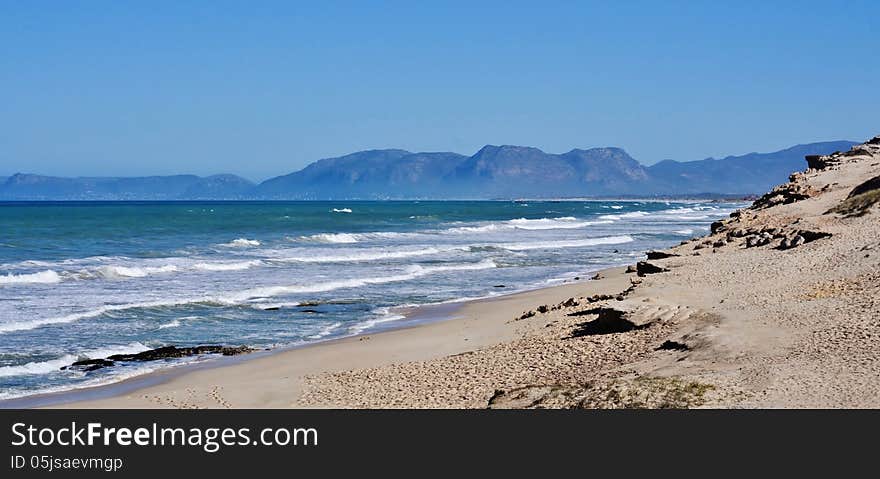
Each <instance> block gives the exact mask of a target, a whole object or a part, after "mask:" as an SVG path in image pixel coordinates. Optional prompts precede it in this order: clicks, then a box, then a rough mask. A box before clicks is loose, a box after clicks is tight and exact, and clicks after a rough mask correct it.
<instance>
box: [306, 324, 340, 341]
mask: <svg viewBox="0 0 880 479" xmlns="http://www.w3.org/2000/svg"><path fill="white" fill-rule="evenodd" d="M340 326H342V323H332V324H328V325H327V326H324V327H323V328H321V329H320V330H319V331H318V332H317V333H315V334H313V335H311V336H309V337H308V339H321V338H323V337H325V336H329V335H330V334H332V333H333V331H335V330H336V329H338V328H339V327H340Z"/></svg>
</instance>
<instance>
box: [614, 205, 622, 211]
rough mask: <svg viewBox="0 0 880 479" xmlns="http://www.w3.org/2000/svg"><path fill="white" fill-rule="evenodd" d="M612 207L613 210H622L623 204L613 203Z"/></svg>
mask: <svg viewBox="0 0 880 479" xmlns="http://www.w3.org/2000/svg"><path fill="white" fill-rule="evenodd" d="M611 209H612V210H622V209H623V206H620V205H611Z"/></svg>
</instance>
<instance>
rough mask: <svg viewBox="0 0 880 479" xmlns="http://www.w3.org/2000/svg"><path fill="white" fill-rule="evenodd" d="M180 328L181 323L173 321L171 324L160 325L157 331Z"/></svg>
mask: <svg viewBox="0 0 880 479" xmlns="http://www.w3.org/2000/svg"><path fill="white" fill-rule="evenodd" d="M179 327H180V321H179V320H177V319H175V320H174V321H171V322H168V323H165V324H160V325H159V327H158V328H157V329H168V328H179Z"/></svg>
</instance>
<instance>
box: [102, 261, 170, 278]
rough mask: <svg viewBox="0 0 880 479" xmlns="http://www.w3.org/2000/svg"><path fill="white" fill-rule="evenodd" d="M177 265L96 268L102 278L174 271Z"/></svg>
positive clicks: (141, 275)
mask: <svg viewBox="0 0 880 479" xmlns="http://www.w3.org/2000/svg"><path fill="white" fill-rule="evenodd" d="M176 271H178V268H177V266H175V265H173V264H168V265H165V266H141V267H138V266H101V267H100V268H98V269H97V273H98V275H99V276H101V277H104V278H143V277H146V276H150V275H153V274H160V273H174V272H176Z"/></svg>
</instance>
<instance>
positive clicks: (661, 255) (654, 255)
mask: <svg viewBox="0 0 880 479" xmlns="http://www.w3.org/2000/svg"><path fill="white" fill-rule="evenodd" d="M646 254H647V255H648V259H649V260H651V259H665V258H672V257H675V256H680V255H678V254H675V253H667V252H666V251H648V252H647V253H646Z"/></svg>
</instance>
